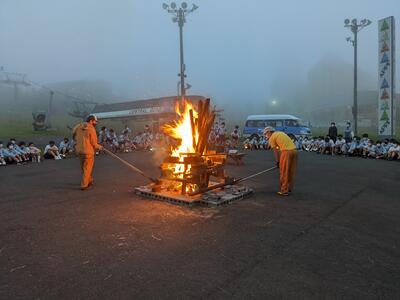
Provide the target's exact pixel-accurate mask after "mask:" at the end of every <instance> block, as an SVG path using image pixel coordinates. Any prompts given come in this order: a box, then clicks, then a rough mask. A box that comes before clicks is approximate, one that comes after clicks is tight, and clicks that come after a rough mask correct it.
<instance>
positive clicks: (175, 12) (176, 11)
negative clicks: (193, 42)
mask: <svg viewBox="0 0 400 300" xmlns="http://www.w3.org/2000/svg"><path fill="white" fill-rule="evenodd" d="M162 7H163V8H164V9H165V10H166V11H167V12H168V13H170V14H172V22H174V23H178V27H179V43H180V73H179V74H178V76H179V77H180V78H181V80H180V88H181V93H180V94H181V96H182V97H184V96H185V95H186V90H187V89H189V88H190V85H185V78H186V74H185V69H186V68H185V63H184V55H183V54H184V53H183V26H184V24H185V23H186V15H187V14H189V13H191V12H193V11H194V10H196V9H197V8H198V6H197V5H195V4H192V8H191V9H190V10H188V9H187V8H188V4H187V2H182V3H181V4H180V7H179V8H178V7H177V5H176V3H175V2H171V3H170V4H169V5H168V4H166V3H163V5H162ZM178 88H179V86H178ZM178 95H179V93H178Z"/></svg>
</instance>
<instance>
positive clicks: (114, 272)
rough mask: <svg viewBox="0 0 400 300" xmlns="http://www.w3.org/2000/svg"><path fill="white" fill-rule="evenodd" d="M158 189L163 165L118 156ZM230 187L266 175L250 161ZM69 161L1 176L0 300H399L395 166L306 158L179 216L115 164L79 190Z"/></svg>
mask: <svg viewBox="0 0 400 300" xmlns="http://www.w3.org/2000/svg"><path fill="white" fill-rule="evenodd" d="M120 155H121V157H123V158H124V159H126V160H128V161H130V162H132V163H134V164H135V165H136V166H138V167H140V168H142V169H144V170H147V171H148V172H149V173H150V174H151V175H152V176H158V174H159V169H158V167H157V166H158V164H159V162H160V160H161V157H160V155H158V154H157V153H150V152H137V153H128V154H120ZM245 162H246V163H245V165H244V166H236V165H228V167H227V172H228V173H229V174H230V175H232V176H236V177H242V176H246V175H250V174H252V173H255V172H257V171H260V170H262V169H266V168H268V167H270V166H273V159H272V153H271V152H270V151H254V152H249V154H248V156H246V158H245ZM79 172H80V171H79V162H78V160H77V159H76V158H69V159H65V160H62V161H45V162H44V163H42V164H29V165H25V166H7V167H4V168H0V188H1V189H0V190H1V192H0V195H1V196H0V222H1V224H0V274H1V275H0V299H251V298H254V299H266V298H271V299H289V298H291V299H332V298H340V299H396V298H399V297H400V285H399V282H400V272H399V270H400V238H399V236H400V187H399V180H400V163H398V162H388V161H376V160H367V159H359V158H345V157H335V156H334V157H332V156H321V155H317V154H313V153H303V152H302V153H300V159H299V166H298V173H297V182H296V187H295V190H294V193H293V195H292V196H290V197H284V198H281V197H279V196H278V195H276V191H277V190H278V173H277V171H274V172H272V173H268V174H264V175H262V176H260V177H257V178H254V179H253V180H250V181H248V182H246V184H247V185H248V186H250V187H252V188H254V190H255V193H254V195H253V196H251V197H249V198H246V199H244V200H241V201H238V202H234V203H232V204H230V205H227V206H223V207H217V208H207V207H196V208H187V207H182V206H177V205H172V204H169V203H164V202H159V201H149V200H145V199H142V198H139V197H138V196H136V195H135V194H134V193H133V192H132V190H133V188H134V187H135V186H138V185H144V184H147V181H146V179H144V178H142V177H140V176H138V175H137V174H135V173H132V172H131V171H130V170H129V169H128V168H126V167H125V166H123V165H121V164H120V163H118V162H117V161H115V160H113V159H112V158H111V157H109V156H105V155H104V156H100V157H97V159H96V165H95V186H94V188H93V189H91V190H88V191H80V190H79V179H80V173H79Z"/></svg>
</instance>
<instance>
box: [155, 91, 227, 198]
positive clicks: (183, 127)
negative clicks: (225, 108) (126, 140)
mask: <svg viewBox="0 0 400 300" xmlns="http://www.w3.org/2000/svg"><path fill="white" fill-rule="evenodd" d="M182 106H183V111H181V110H180V109H179V107H177V114H178V116H179V117H180V119H179V120H178V121H176V122H175V123H174V124H172V125H171V124H168V125H165V126H164V130H165V132H166V133H167V134H169V135H171V136H172V137H173V138H175V139H178V140H179V141H180V144H179V145H178V147H175V148H173V149H172V153H171V156H170V157H169V158H167V159H165V160H164V163H163V164H162V166H161V169H162V179H164V180H166V181H168V182H170V184H171V186H172V188H173V190H181V193H182V194H188V193H194V192H198V191H201V190H205V189H207V187H208V185H209V179H210V176H215V177H224V170H223V168H222V167H223V165H224V163H225V159H226V155H224V154H222V155H218V154H213V155H209V154H207V148H208V147H207V146H208V139H209V135H210V132H211V129H212V126H213V124H214V120H215V112H214V111H212V110H211V109H210V99H206V100H204V101H199V102H198V106H197V110H196V109H195V107H194V105H193V104H192V103H190V102H186V101H185V102H184V103H182Z"/></svg>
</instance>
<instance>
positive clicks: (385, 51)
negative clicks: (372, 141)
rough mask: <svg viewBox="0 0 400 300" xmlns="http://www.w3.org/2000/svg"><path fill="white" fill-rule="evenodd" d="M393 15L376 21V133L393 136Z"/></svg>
mask: <svg viewBox="0 0 400 300" xmlns="http://www.w3.org/2000/svg"><path fill="white" fill-rule="evenodd" d="M394 24H395V23H394V17H388V18H385V19H382V20H379V22H378V39H379V48H378V51H379V53H378V58H379V81H378V83H379V86H378V91H379V93H378V95H379V99H378V135H379V136H393V135H394V134H395V117H396V114H395V107H394V103H395V40H394Z"/></svg>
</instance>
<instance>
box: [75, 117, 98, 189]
mask: <svg viewBox="0 0 400 300" xmlns="http://www.w3.org/2000/svg"><path fill="white" fill-rule="evenodd" d="M73 139H74V141H75V152H76V153H77V154H78V156H79V160H80V163H81V171H82V180H81V188H87V187H88V186H89V185H90V184H92V183H93V176H92V172H93V165H94V155H95V152H96V151H97V150H100V148H101V146H100V145H99V144H98V142H97V133H96V129H95V128H94V127H93V125H91V124H90V123H86V122H84V123H80V124H78V125H76V126H75V127H74V129H73Z"/></svg>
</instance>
